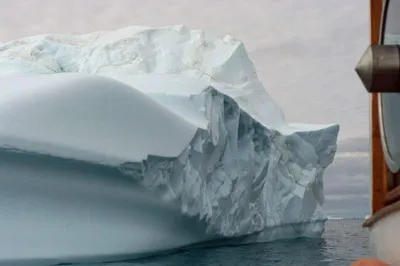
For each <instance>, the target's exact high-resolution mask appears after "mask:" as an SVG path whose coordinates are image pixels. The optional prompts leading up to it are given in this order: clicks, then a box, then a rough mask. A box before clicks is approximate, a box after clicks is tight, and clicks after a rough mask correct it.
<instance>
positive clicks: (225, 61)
mask: <svg viewBox="0 0 400 266" xmlns="http://www.w3.org/2000/svg"><path fill="white" fill-rule="evenodd" d="M75 72H79V73H80V74H72V73H75ZM66 73H69V74H66ZM50 74H51V75H50ZM99 76H103V77H99ZM305 104H306V103H305ZM0 117H1V121H2V122H1V124H0V145H2V146H3V147H8V148H13V149H17V150H24V151H30V152H36V153H42V154H48V155H51V156H55V157H62V158H70V159H75V160H82V161H89V162H93V163H101V164H104V165H107V166H110V167H118V168H119V170H120V171H121V172H122V173H123V174H124V175H125V176H126V177H129V178H131V179H133V180H134V181H135V182H138V183H140V184H142V185H143V187H144V188H145V191H148V193H153V194H152V195H154V197H155V198H158V199H159V200H160V202H169V203H172V204H174V206H178V208H179V209H180V212H181V213H182V214H184V215H183V216H188V217H194V218H196V219H198V220H201V221H202V222H204V223H205V228H206V229H205V232H204V235H203V236H202V237H198V239H193V238H191V239H190V240H187V239H185V241H183V242H182V241H181V242H179V243H178V244H176V245H167V244H166V246H165V247H164V249H165V248H173V247H176V246H179V245H184V244H190V243H196V242H199V241H203V240H207V239H210V238H211V239H212V238H216V237H217V238H218V237H238V236H248V237H246V238H245V239H243V241H244V242H252V241H263V240H271V239H276V238H282V237H284V238H288V237H297V236H304V235H305V236H319V235H320V234H322V232H323V228H324V226H323V225H324V223H323V221H324V220H325V216H324V214H323V212H322V209H321V206H322V204H323V201H324V194H323V172H324V169H325V168H326V167H327V166H328V165H329V164H330V163H331V162H332V160H333V158H334V154H335V151H336V139H337V135H338V131H339V127H338V125H307V124H290V123H287V122H286V121H285V118H284V115H283V113H282V111H281V109H280V108H279V107H278V106H277V104H276V103H275V102H274V101H273V99H271V97H270V96H269V95H268V93H267V92H266V90H265V89H264V87H263V85H262V84H261V82H260V81H259V80H258V78H257V75H256V71H255V69H254V66H253V64H252V62H251V60H250V59H249V57H248V55H247V53H246V51H245V48H244V46H243V44H242V43H241V42H239V41H238V40H235V39H234V38H232V37H230V36H225V37H219V36H214V35H212V34H208V33H204V32H202V31H195V30H189V29H187V28H185V27H182V26H174V27H166V28H148V27H128V28H124V29H120V30H116V31H110V32H96V33H92V34H88V35H79V36H72V35H43V36H34V37H29V38H24V39H20V40H15V41H11V42H8V43H5V44H0ZM76 182H78V181H76ZM160 204H161V203H160ZM156 210H157V209H154V211H156ZM149 211H150V210H149ZM321 221H322V222H321ZM284 225H286V226H284ZM270 228H275V229H273V230H272V229H270ZM110 246H111V245H110ZM159 249H162V248H159ZM88 252H89V251H88ZM115 252H117V251H115ZM89 253H90V252H89ZM132 253H137V252H136V251H132ZM86 255H87V254H86Z"/></svg>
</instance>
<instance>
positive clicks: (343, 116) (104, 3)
mask: <svg viewBox="0 0 400 266" xmlns="http://www.w3.org/2000/svg"><path fill="white" fill-rule="evenodd" d="M368 3H369V2H368V1H366V0H351V1H350V0H323V1H322V0H301V1H300V0H247V1H241V0H197V1H190V0H168V1H166V0H140V1H139V0H113V1H111V0H68V1H67V0H12V1H10V0H0V6H1V8H0V42H6V41H8V40H11V39H15V38H19V37H23V36H28V35H36V34H42V33H86V32H91V31H95V30H105V29H115V28H119V27H123V26H127V25H135V24H141V25H143V24H145V25H150V26H165V25H172V24H184V25H186V26H188V27H190V28H196V29H205V30H212V31H215V32H218V33H221V34H231V35H233V36H235V37H236V38H239V39H241V40H242V41H243V42H244V44H245V46H246V48H247V50H248V52H249V55H250V57H251V58H252V60H253V61H254V62H255V65H256V68H257V70H258V75H259V77H260V79H261V80H262V81H263V83H264V85H265V87H266V89H267V90H268V92H269V93H270V94H271V96H272V97H273V98H274V99H275V100H276V101H277V102H278V104H279V105H280V106H281V107H282V109H283V111H284V112H285V114H286V117H287V120H288V121H289V122H306V123H322V124H325V123H326V124H328V123H339V124H340V125H341V132H340V136H339V138H340V140H345V141H343V142H342V143H344V144H342V145H341V146H340V150H339V152H342V153H343V154H342V155H340V154H338V156H337V159H336V161H335V163H334V165H332V167H331V168H330V169H328V171H327V174H326V193H327V208H328V209H329V210H330V211H331V213H334V212H335V213H336V212H338V214H340V213H344V212H346V211H347V212H349V213H354V210H355V209H357V210H359V212H360V214H363V213H364V212H368V210H369V199H368V195H369V184H368V182H369V161H368V160H369V159H368V156H367V153H368V140H367V138H368V136H369V129H368V123H369V118H368V108H369V101H368V99H369V98H368V94H367V93H366V92H365V90H364V89H363V87H362V85H361V82H360V81H359V80H358V78H357V76H356V74H355V72H354V71H353V69H354V67H355V65H356V63H357V62H358V60H359V58H360V56H361V55H362V53H363V52H364V50H365V49H366V47H367V46H368V34H369V26H368V23H369V22H368V21H369V10H368V9H369V4H368ZM349 147H350V149H353V150H351V151H349ZM354 147H358V148H357V149H355V150H354ZM345 152H346V153H345ZM349 152H356V153H353V154H349ZM343 184H347V185H346V190H345V189H344V188H343V187H344V186H343ZM344 202H348V203H349V204H350V203H352V204H356V205H357V207H354V208H353V207H351V205H347V207H346V204H347V203H346V204H344ZM343 206H345V207H343ZM348 206H350V207H348ZM360 206H363V207H362V208H361V207H360ZM343 208H345V209H346V208H347V209H346V210H342V209H343ZM363 208H364V209H363ZM338 210H339V211H338ZM349 210H350V211H349ZM357 215H358V214H357Z"/></svg>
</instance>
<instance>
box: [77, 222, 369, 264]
mask: <svg viewBox="0 0 400 266" xmlns="http://www.w3.org/2000/svg"><path fill="white" fill-rule="evenodd" d="M362 222H363V221H362V220H330V221H327V223H326V230H325V232H324V234H323V236H322V238H320V239H307V238H299V239H292V240H280V241H273V242H269V243H263V244H249V245H241V246H225V247H219V248H202V249H189V250H185V251H181V252H176V253H173V254H169V255H160V256H153V257H149V258H145V259H139V260H132V261H125V262H116V263H103V264H90V266H100V265H101V266H104V265H107V266H181V265H182V266H184V265H188V266H189V265H193V266H196V265H198V266H225V265H226V266H236V265H237V266H239V265H240V266H243V265H246V266H247V265H249V266H252V265H254V266H256V265H257V266H261V265H262V266H264V265H280V266H301V265H307V266H310V265H311V266H319V265H320V266H345V265H350V264H351V262H353V261H355V260H357V259H359V258H362V257H368V256H370V250H369V243H368V231H367V230H366V229H363V228H362V227H361V224H362ZM80 266H82V265H80ZM85 266H89V264H85Z"/></svg>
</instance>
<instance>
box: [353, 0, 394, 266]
mask: <svg viewBox="0 0 400 266" xmlns="http://www.w3.org/2000/svg"><path fill="white" fill-rule="evenodd" d="M370 30H371V36H370V45H369V47H368V48H367V50H366V51H365V53H364V54H363V56H362V57H361V59H360V61H359V63H358V65H357V66H356V72H357V73H358V75H359V77H360V79H361V81H362V82H363V84H364V86H365V88H366V90H367V92H368V93H370V95H371V97H370V98H371V108H370V117H371V123H370V130H371V132H370V133H371V164H372V171H371V174H372V181H371V182H372V184H371V188H372V189H371V194H372V211H371V216H370V217H368V219H366V220H365V221H364V223H363V227H365V228H368V229H369V231H370V247H371V251H372V252H373V255H374V256H375V257H376V258H378V259H380V260H382V261H384V262H386V263H388V264H390V265H400V264H399V263H400V231H399V230H398V225H399V224H400V171H399V170H400V138H399V137H398V136H400V93H399V92H400V46H399V45H400V1H399V0H386V1H385V0H370Z"/></svg>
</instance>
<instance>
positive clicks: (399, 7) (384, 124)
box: [379, 0, 400, 173]
mask: <svg viewBox="0 0 400 266" xmlns="http://www.w3.org/2000/svg"><path fill="white" fill-rule="evenodd" d="M381 44H398V45H400V0H390V1H386V4H385V8H384V14H383V23H382V31H381ZM379 101H380V106H379V115H380V130H381V136H382V143H383V149H384V153H385V159H386V163H387V165H388V167H389V169H390V171H391V172H393V173H396V172H398V171H399V170H400V93H380V94H379Z"/></svg>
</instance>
